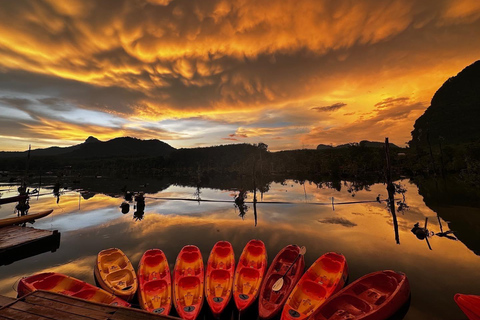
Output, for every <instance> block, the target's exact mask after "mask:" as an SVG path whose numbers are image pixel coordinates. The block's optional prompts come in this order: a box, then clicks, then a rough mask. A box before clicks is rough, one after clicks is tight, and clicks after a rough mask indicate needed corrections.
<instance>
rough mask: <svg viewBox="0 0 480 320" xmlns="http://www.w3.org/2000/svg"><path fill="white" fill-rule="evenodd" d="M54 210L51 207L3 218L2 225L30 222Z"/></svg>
mask: <svg viewBox="0 0 480 320" xmlns="http://www.w3.org/2000/svg"><path fill="white" fill-rule="evenodd" d="M52 212H53V210H52V209H50V210H45V211H42V212H38V213H31V214H26V215H23V216H19V217H13V218H7V219H1V220H0V227H7V226H11V225H13V224H20V223H25V222H30V221H33V220H36V219H40V218H43V217H46V216H48V215H49V214H50V213H52Z"/></svg>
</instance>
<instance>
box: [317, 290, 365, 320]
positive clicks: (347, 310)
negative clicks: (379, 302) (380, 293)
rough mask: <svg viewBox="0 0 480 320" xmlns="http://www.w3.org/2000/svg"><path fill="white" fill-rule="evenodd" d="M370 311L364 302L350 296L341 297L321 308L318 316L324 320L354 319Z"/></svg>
mask: <svg viewBox="0 0 480 320" xmlns="http://www.w3.org/2000/svg"><path fill="white" fill-rule="evenodd" d="M370 310H372V307H371V306H370V305H369V304H368V303H366V302H365V301H363V300H361V299H359V298H357V297H355V296H352V295H343V296H339V297H337V298H334V299H333V300H330V302H329V303H327V304H326V305H324V306H323V307H322V310H321V311H320V314H321V315H322V316H324V317H325V318H326V319H338V320H340V319H356V318H358V317H359V316H361V315H363V314H366V313H368V312H370Z"/></svg>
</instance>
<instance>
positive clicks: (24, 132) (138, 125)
mask: <svg viewBox="0 0 480 320" xmlns="http://www.w3.org/2000/svg"><path fill="white" fill-rule="evenodd" d="M477 30H480V5H479V3H478V1H476V0H436V1H433V0H422V1H421V0H406V1H405V0H392V1H378V0H362V1H356V2H352V1H348V0H340V1H336V2H331V1H327V0H322V1H316V0H307V1H300V2H299V1H294V0H281V1H274V2H258V1H253V0H237V1H231V0H213V1H203V0H192V1H188V2H184V1H180V0H142V1H135V2H133V1H126V0H124V1H120V0H119V1H115V2H109V1H95V0H90V1H80V0H75V1H68V2H65V1H60V0H38V1H26V2H24V1H9V2H5V3H3V4H2V10H1V11H0V34H1V35H2V36H1V37H0V112H1V113H2V119H0V124H2V125H3V126H0V128H1V129H0V150H23V149H26V146H27V145H28V143H30V142H32V141H35V142H36V143H37V144H38V147H40V146H47V145H51V144H52V139H53V141H55V139H58V140H59V141H58V143H56V144H61V145H65V144H70V143H72V144H73V143H78V142H81V141H83V140H84V139H85V138H86V137H88V136H89V135H96V136H97V137H99V138H100V139H104V140H106V139H110V138H114V137H116V136H118V135H133V136H135V137H138V138H143V139H147V138H157V139H162V140H165V141H166V142H168V143H170V144H172V145H173V146H175V147H189V146H196V145H214V144H220V143H224V142H225V140H233V139H236V141H242V142H249V143H258V142H260V141H263V142H265V143H267V144H268V145H269V146H270V149H271V150H280V149H284V148H292V149H295V148H302V147H307V148H314V147H315V146H316V145H317V144H320V143H324V144H325V143H327V144H329V143H333V144H337V143H347V142H354V141H359V140H363V139H371V140H383V138H384V137H385V136H389V137H390V139H391V140H392V141H393V142H394V143H397V144H400V145H402V144H403V143H404V142H406V141H408V140H409V139H410V131H411V130H412V129H413V123H414V121H415V119H416V118H417V117H418V116H419V115H421V114H422V113H423V111H424V110H425V109H426V108H427V107H428V105H429V101H430V99H431V97H432V96H433V94H434V92H435V90H436V89H438V88H439V87H440V86H441V84H442V83H443V82H444V81H445V80H446V79H448V78H449V77H451V76H454V75H455V74H457V73H458V72H459V71H461V70H462V69H463V68H464V67H466V66H467V65H469V64H471V63H473V62H474V61H475V60H478V59H479V56H478V52H480V42H478V41H474V39H476V37H478V35H477ZM399 98H401V99H403V100H395V99H399ZM388 99H391V101H392V103H391V104H389V105H388V107H387V106H386V107H385V108H382V109H379V108H378V104H379V103H382V102H383V103H386V102H388V101H390V100H388ZM92 112H93V113H94V114H93V113H92ZM79 114H81V115H84V117H79V116H78V115H79ZM92 119H93V120H92ZM192 123H193V124H194V125H193V126H192ZM132 127H133V128H135V129H132ZM52 128H54V129H52ZM12 129H14V130H12ZM189 129H191V130H189ZM232 134H234V135H235V136H230V135H232ZM22 141H23V142H24V143H23V145H22V143H19V142H22ZM234 141H235V140H234Z"/></svg>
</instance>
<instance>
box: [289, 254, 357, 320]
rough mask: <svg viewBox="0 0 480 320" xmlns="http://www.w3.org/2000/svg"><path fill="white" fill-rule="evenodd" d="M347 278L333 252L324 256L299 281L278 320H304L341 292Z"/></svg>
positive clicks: (342, 262)
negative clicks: (332, 296)
mask: <svg viewBox="0 0 480 320" xmlns="http://www.w3.org/2000/svg"><path fill="white" fill-rule="evenodd" d="M347 277H348V267H347V260H346V259H345V257H344V256H343V255H341V254H338V253H334V252H329V253H325V254H324V255H322V256H321V257H320V258H318V259H317V260H316V261H315V262H314V263H313V264H312V266H311V267H310V268H309V269H308V270H307V272H305V274H304V275H303V276H302V277H301V278H300V280H299V281H298V283H297V285H296V286H295V288H294V289H293V291H292V292H291V293H290V295H289V296H288V299H287V302H286V303H285V306H284V307H283V311H282V317H281V319H282V320H297V319H298V320H300V319H307V318H308V317H310V316H311V315H312V314H313V313H314V312H315V311H316V310H317V309H318V308H319V307H320V306H321V305H322V304H323V303H324V302H325V301H326V300H327V299H328V298H329V297H330V296H331V295H332V294H334V293H336V292H337V291H338V290H340V289H341V288H343V286H344V285H345V282H346V280H347Z"/></svg>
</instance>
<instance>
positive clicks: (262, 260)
mask: <svg viewBox="0 0 480 320" xmlns="http://www.w3.org/2000/svg"><path fill="white" fill-rule="evenodd" d="M266 269H267V249H266V248H265V244H264V243H263V242H262V241H261V240H250V241H249V242H248V243H247V245H246V246H245V248H244V249H243V251H242V255H241V256H240V259H239V260H238V266H237V270H236V271H235V279H234V280H233V300H235V305H236V306H237V309H238V311H239V312H243V311H245V309H247V308H248V307H249V306H251V305H252V304H253V302H254V301H255V299H256V298H257V297H258V293H259V292H260V286H261V285H262V280H263V277H264V275H265V270H266Z"/></svg>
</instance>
